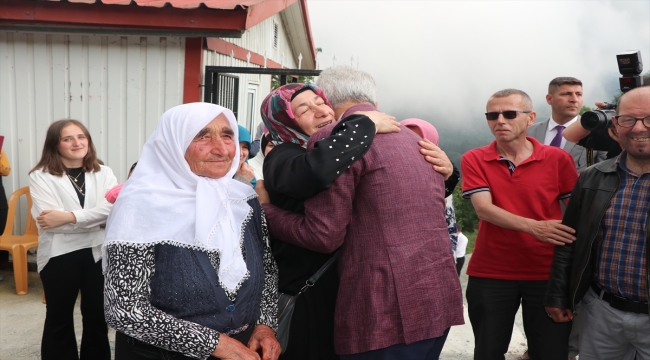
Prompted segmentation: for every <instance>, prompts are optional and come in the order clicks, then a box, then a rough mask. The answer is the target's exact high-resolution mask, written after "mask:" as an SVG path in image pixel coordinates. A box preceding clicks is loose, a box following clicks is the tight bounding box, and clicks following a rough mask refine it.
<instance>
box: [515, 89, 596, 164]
mask: <svg viewBox="0 0 650 360" xmlns="http://www.w3.org/2000/svg"><path fill="white" fill-rule="evenodd" d="M546 102H547V103H548V104H549V105H551V111H552V112H551V118H550V119H547V120H544V121H542V122H538V123H535V124H533V125H531V126H530V127H529V128H528V132H527V135H528V136H531V137H534V138H535V139H536V140H537V141H539V142H541V143H542V144H544V145H551V146H556V147H559V148H562V149H564V150H566V151H567V152H569V153H570V154H571V156H573V162H575V164H576V169H577V170H578V172H581V171H582V170H584V169H585V168H586V167H587V150H586V149H585V148H584V147H582V146H580V145H577V144H576V143H574V142H571V141H568V140H566V139H564V138H563V137H562V131H564V129H565V128H567V127H568V126H569V125H571V124H573V123H574V122H576V121H580V115H579V114H580V109H582V81H580V80H578V79H576V78H573V77H557V78H555V79H553V80H551V83H550V84H548V94H547V95H546ZM605 155H606V152H604V151H594V164H595V163H597V162H600V161H603V160H605Z"/></svg>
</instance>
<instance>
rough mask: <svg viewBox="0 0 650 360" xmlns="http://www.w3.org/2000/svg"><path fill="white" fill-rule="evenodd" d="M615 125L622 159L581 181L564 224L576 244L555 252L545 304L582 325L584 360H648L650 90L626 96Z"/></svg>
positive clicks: (603, 164)
mask: <svg viewBox="0 0 650 360" xmlns="http://www.w3.org/2000/svg"><path fill="white" fill-rule="evenodd" d="M612 122H613V123H614V127H615V129H614V130H615V131H614V130H612V129H610V130H609V133H610V136H611V137H612V138H614V140H616V141H617V142H618V143H619V144H620V145H621V147H622V148H623V152H622V153H621V154H620V155H619V156H618V157H615V158H611V159H609V160H605V161H603V162H601V163H598V164H596V165H594V166H592V167H590V168H588V169H587V170H585V171H584V172H583V173H582V174H581V175H580V179H578V183H577V184H576V186H575V189H574V190H573V193H572V196H571V201H570V202H569V205H568V207H567V210H566V213H565V216H564V221H563V222H564V223H565V224H566V225H567V226H570V227H572V228H574V229H576V230H577V233H576V234H577V237H578V239H577V241H575V242H574V243H572V244H568V245H567V246H564V247H557V249H556V251H555V255H554V259H553V267H552V270H551V278H550V280H549V287H548V291H547V294H546V298H545V299H544V305H546V311H547V313H548V314H549V316H552V317H553V320H555V321H557V322H559V323H562V322H568V321H571V320H572V319H573V318H574V316H579V317H581V318H582V320H581V322H582V326H581V329H580V360H589V359H601V358H604V359H621V360H628V359H629V360H632V359H634V358H635V357H636V359H638V360H648V359H650V341H649V340H648V339H650V319H649V318H648V299H649V298H650V286H649V282H650V280H649V278H648V274H649V273H648V267H649V266H650V253H649V252H648V239H649V238H650V225H649V224H650V222H649V219H648V213H649V210H650V87H648V86H645V87H640V88H636V89H634V90H630V91H629V92H627V93H626V94H624V95H623V96H622V97H621V98H620V100H619V103H618V109H617V115H616V116H614V117H613V118H612ZM580 301H582V307H581V309H580V310H579V311H578V312H577V313H576V312H575V311H576V308H575V306H576V304H577V303H578V302H580Z"/></svg>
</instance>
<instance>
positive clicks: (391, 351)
mask: <svg viewBox="0 0 650 360" xmlns="http://www.w3.org/2000/svg"><path fill="white" fill-rule="evenodd" d="M447 335H449V329H447V330H445V333H444V334H442V336H439V337H437V338H433V339H427V340H422V341H418V342H415V343H413V344H408V345H406V344H397V345H392V346H389V347H387V348H383V349H378V350H372V351H366V352H362V353H359V354H352V355H341V360H396V359H399V360H438V359H439V358H440V353H441V352H442V347H443V346H444V345H445V341H447Z"/></svg>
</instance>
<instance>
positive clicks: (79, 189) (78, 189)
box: [68, 175, 86, 196]
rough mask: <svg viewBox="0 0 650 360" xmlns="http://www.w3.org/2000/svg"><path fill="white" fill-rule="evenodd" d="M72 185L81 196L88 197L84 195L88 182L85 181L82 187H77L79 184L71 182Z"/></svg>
mask: <svg viewBox="0 0 650 360" xmlns="http://www.w3.org/2000/svg"><path fill="white" fill-rule="evenodd" d="M68 176H70V175H68ZM75 181H76V180H75ZM71 183H72V185H73V186H74V188H75V189H76V190H77V191H78V192H79V194H81V196H86V194H84V189H83V188H84V185H86V180H84V182H82V183H81V186H79V185H77V183H75V182H71Z"/></svg>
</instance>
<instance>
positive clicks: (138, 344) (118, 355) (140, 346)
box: [115, 326, 255, 360]
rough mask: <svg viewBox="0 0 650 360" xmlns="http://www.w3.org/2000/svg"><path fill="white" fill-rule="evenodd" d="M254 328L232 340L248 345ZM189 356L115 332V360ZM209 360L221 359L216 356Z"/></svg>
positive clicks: (169, 359)
mask: <svg viewBox="0 0 650 360" xmlns="http://www.w3.org/2000/svg"><path fill="white" fill-rule="evenodd" d="M254 329H255V327H254V326H250V327H249V328H248V329H246V331H244V332H242V333H240V334H237V335H233V336H232V338H233V339H235V340H239V342H241V343H242V344H244V345H247V344H248V340H250V338H251V335H252V334H253V330H254ZM192 359H194V358H191V357H189V356H185V355H183V354H181V353H178V352H174V351H169V350H165V349H163V348H159V347H156V346H153V345H149V344H147V343H144V342H142V341H140V340H138V339H135V338H133V337H131V336H128V335H125V334H123V333H122V332H120V331H117V332H115V360H192ZM209 359H219V358H216V357H214V356H210V357H208V360H209Z"/></svg>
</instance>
